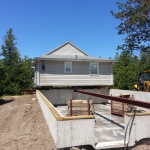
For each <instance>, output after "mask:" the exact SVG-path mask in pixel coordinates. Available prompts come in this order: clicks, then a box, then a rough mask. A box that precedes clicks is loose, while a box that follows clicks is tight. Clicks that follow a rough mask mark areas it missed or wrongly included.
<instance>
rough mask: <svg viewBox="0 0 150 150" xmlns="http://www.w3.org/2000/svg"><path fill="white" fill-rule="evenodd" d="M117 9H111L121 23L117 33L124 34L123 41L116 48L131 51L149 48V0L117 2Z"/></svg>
mask: <svg viewBox="0 0 150 150" xmlns="http://www.w3.org/2000/svg"><path fill="white" fill-rule="evenodd" d="M117 5H118V9H119V11H118V12H117V13H115V12H114V11H111V13H112V15H114V16H115V18H116V19H119V20H120V21H121V23H120V24H119V25H118V27H117V30H118V34H119V35H120V34H123V35H125V36H126V37H125V39H124V43H123V44H122V45H120V46H118V49H121V50H124V51H130V52H133V51H134V50H141V51H147V50H149V49H150V36H149V35H150V0H127V1H126V2H125V3H120V2H117Z"/></svg>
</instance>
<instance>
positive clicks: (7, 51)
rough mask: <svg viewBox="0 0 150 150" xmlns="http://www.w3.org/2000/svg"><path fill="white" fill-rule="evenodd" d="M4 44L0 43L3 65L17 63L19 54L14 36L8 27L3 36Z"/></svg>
mask: <svg viewBox="0 0 150 150" xmlns="http://www.w3.org/2000/svg"><path fill="white" fill-rule="evenodd" d="M3 40H4V44H3V45H2V54H1V55H2V56H3V57H4V60H3V61H4V63H5V65H13V64H15V63H18V61H19V59H20V54H19V52H18V49H17V47H16V44H17V43H16V42H15V40H16V37H15V36H14V34H13V30H12V29H11V28H10V29H9V30H8V31H7V33H6V35H5V36H4V38H3Z"/></svg>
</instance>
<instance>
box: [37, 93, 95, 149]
mask: <svg viewBox="0 0 150 150" xmlns="http://www.w3.org/2000/svg"><path fill="white" fill-rule="evenodd" d="M36 95H37V98H38V101H39V104H40V106H41V109H42V112H43V115H44V117H45V119H46V122H47V125H48V127H49V130H50V132H51V135H52V137H53V140H54V142H55V145H56V147H57V148H65V147H72V146H79V145H92V146H94V139H95V133H94V128H95V118H94V116H92V115H90V116H75V117H74V116H72V117H62V116H61V114H59V113H58V112H56V111H57V110H56V109H55V108H54V107H53V106H52V104H51V103H50V102H49V101H48V100H47V99H46V98H45V97H44V96H43V95H42V94H41V93H40V92H39V91H37V92H36ZM45 101H46V102H45Z"/></svg>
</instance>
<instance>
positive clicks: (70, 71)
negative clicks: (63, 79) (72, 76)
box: [64, 62, 72, 73]
mask: <svg viewBox="0 0 150 150" xmlns="http://www.w3.org/2000/svg"><path fill="white" fill-rule="evenodd" d="M67 64H70V70H69V71H67V70H66V67H67ZM64 73H72V62H65V63H64Z"/></svg>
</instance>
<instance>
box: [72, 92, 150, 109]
mask: <svg viewBox="0 0 150 150" xmlns="http://www.w3.org/2000/svg"><path fill="white" fill-rule="evenodd" d="M74 92H78V93H82V94H86V95H91V96H95V97H101V98H105V99H109V100H113V101H117V102H122V103H126V104H131V105H135V106H139V107H143V108H148V109H150V103H149V102H145V101H139V100H133V99H129V98H128V99H127V98H122V97H115V96H109V95H104V94H98V93H92V92H86V91H82V90H74Z"/></svg>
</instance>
